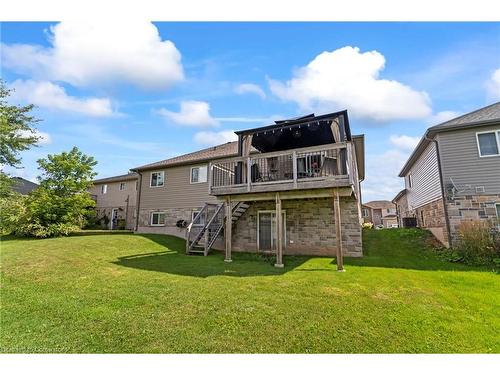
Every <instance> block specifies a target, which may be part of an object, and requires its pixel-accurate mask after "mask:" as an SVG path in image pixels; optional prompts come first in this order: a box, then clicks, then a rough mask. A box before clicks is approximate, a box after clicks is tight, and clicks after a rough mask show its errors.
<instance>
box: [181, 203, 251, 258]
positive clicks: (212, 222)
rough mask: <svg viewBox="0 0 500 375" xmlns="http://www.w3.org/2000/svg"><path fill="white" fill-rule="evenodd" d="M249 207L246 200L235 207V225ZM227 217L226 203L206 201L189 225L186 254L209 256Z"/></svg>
mask: <svg viewBox="0 0 500 375" xmlns="http://www.w3.org/2000/svg"><path fill="white" fill-rule="evenodd" d="M248 207H249V205H248V204H246V203H245V202H239V203H238V204H236V206H234V207H233V213H232V224H233V225H234V224H235V223H236V221H238V219H239V218H240V217H241V216H242V215H243V214H244V213H245V211H246V210H247V209H248ZM225 219H226V215H225V210H224V203H220V204H216V203H205V206H203V208H202V209H201V211H200V212H199V213H198V215H196V216H195V217H194V219H193V221H192V222H191V223H190V224H189V225H188V227H187V233H186V254H188V255H204V256H207V255H208V253H209V251H210V250H211V249H212V246H213V245H214V243H215V241H216V240H217V237H218V236H219V235H220V234H221V232H223V230H224V221H225ZM197 223H203V224H197Z"/></svg>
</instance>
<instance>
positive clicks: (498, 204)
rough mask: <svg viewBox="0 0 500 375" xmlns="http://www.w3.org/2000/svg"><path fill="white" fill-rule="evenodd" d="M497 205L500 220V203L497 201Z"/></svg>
mask: <svg viewBox="0 0 500 375" xmlns="http://www.w3.org/2000/svg"><path fill="white" fill-rule="evenodd" d="M495 206H496V208H497V218H498V219H499V220H500V203H497V204H496V205H495Z"/></svg>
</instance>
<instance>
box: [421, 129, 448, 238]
mask: <svg viewBox="0 0 500 375" xmlns="http://www.w3.org/2000/svg"><path fill="white" fill-rule="evenodd" d="M424 138H425V139H426V140H428V141H431V142H433V143H434V145H435V146H436V157H437V165H438V171H439V182H440V184H441V196H442V199H443V209H444V221H445V223H446V230H447V232H448V245H449V246H450V247H451V227H450V218H449V216H448V206H447V204H446V191H445V189H444V179H443V171H442V168H441V155H440V153H439V143H438V141H436V140H435V139H434V138H429V137H427V134H426V135H425V136H424Z"/></svg>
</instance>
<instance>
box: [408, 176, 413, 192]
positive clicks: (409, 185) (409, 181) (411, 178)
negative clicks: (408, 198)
mask: <svg viewBox="0 0 500 375" xmlns="http://www.w3.org/2000/svg"><path fill="white" fill-rule="evenodd" d="M412 187H413V177H412V175H411V173H408V189H411V188H412Z"/></svg>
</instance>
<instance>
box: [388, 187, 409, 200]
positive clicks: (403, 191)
mask: <svg viewBox="0 0 500 375" xmlns="http://www.w3.org/2000/svg"><path fill="white" fill-rule="evenodd" d="M407 192H408V191H407V190H406V189H403V190H401V191H400V192H399V193H397V194H396V196H395V197H394V198H393V199H392V201H391V202H392V203H394V204H396V202H397V201H398V200H399V199H400V198H402V197H404V196H405V195H406V193H407Z"/></svg>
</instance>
